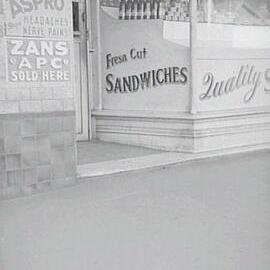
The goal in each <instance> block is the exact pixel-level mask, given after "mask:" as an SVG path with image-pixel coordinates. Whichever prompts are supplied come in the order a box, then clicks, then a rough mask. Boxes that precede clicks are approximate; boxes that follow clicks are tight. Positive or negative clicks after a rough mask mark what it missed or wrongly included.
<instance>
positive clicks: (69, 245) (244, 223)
mask: <svg viewBox="0 0 270 270" xmlns="http://www.w3.org/2000/svg"><path fill="white" fill-rule="evenodd" d="M269 164H270V152H269V151H262V152H257V153H248V154H242V155H237V156H226V157H219V158H214V159H206V160H197V161H189V162H186V163H182V164H176V165H170V166H164V167H159V168H152V169H147V170H141V171H133V172H128V173H127V172H126V173H120V174H114V175H109V176H102V177H96V178H91V181H86V182H83V183H82V184H80V185H77V186H74V187H69V188H65V189H61V190H57V191H52V192H49V193H44V194H38V195H34V196H31V197H26V198H19V199H14V200H8V201H2V202H1V203H0V220H1V223H0V269H4V270H32V269H33V270H74V269H80V270H89V269H91V270H126V269H131V270H133V269H134V270H152V269H153V270H167V269H168V270H169V269H170V270H179V269H183V270H242V269H245V270H254V269H260V270H269V265H270V196H269V194H270V166H269Z"/></svg>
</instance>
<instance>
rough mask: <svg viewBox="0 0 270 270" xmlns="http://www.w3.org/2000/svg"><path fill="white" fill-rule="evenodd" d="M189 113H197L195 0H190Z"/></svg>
mask: <svg viewBox="0 0 270 270" xmlns="http://www.w3.org/2000/svg"><path fill="white" fill-rule="evenodd" d="M189 33H190V36H189V42H190V68H189V78H190V113H191V114H196V113H197V91H196V90H197V89H196V86H197V83H196V79H197V77H196V76H197V63H196V61H197V56H196V55H197V0H190V32H189Z"/></svg>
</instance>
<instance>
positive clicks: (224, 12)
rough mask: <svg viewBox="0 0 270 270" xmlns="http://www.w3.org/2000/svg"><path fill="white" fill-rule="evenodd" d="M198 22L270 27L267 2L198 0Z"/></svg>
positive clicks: (269, 9) (269, 5) (269, 8)
mask: <svg viewBox="0 0 270 270" xmlns="http://www.w3.org/2000/svg"><path fill="white" fill-rule="evenodd" d="M198 21H199V22H208V23H222V24H237V25H270V2H269V0H198Z"/></svg>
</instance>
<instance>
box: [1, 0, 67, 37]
mask: <svg viewBox="0 0 270 270" xmlns="http://www.w3.org/2000/svg"><path fill="white" fill-rule="evenodd" d="M2 1H4V0H2ZM5 1H6V15H7V29H6V31H7V36H21V37H22V36H23V37H47V38H58V39H68V38H69V37H70V36H71V34H72V33H71V31H72V27H71V18H70V14H71V13H70V10H69V8H70V5H69V4H68V1H66V0H50V1H49V0H5Z"/></svg>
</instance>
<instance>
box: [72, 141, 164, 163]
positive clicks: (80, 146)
mask: <svg viewBox="0 0 270 270" xmlns="http://www.w3.org/2000/svg"><path fill="white" fill-rule="evenodd" d="M77 151H78V164H79V165H82V164H88V163H98V162H104V161H111V160H120V159H127V158H137V157H142V156H148V155H154V154H160V153H162V152H164V151H158V150H153V149H149V148H144V147H138V146H132V145H125V144H119V143H111V142H103V141H98V140H92V141H85V142H78V143H77Z"/></svg>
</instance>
